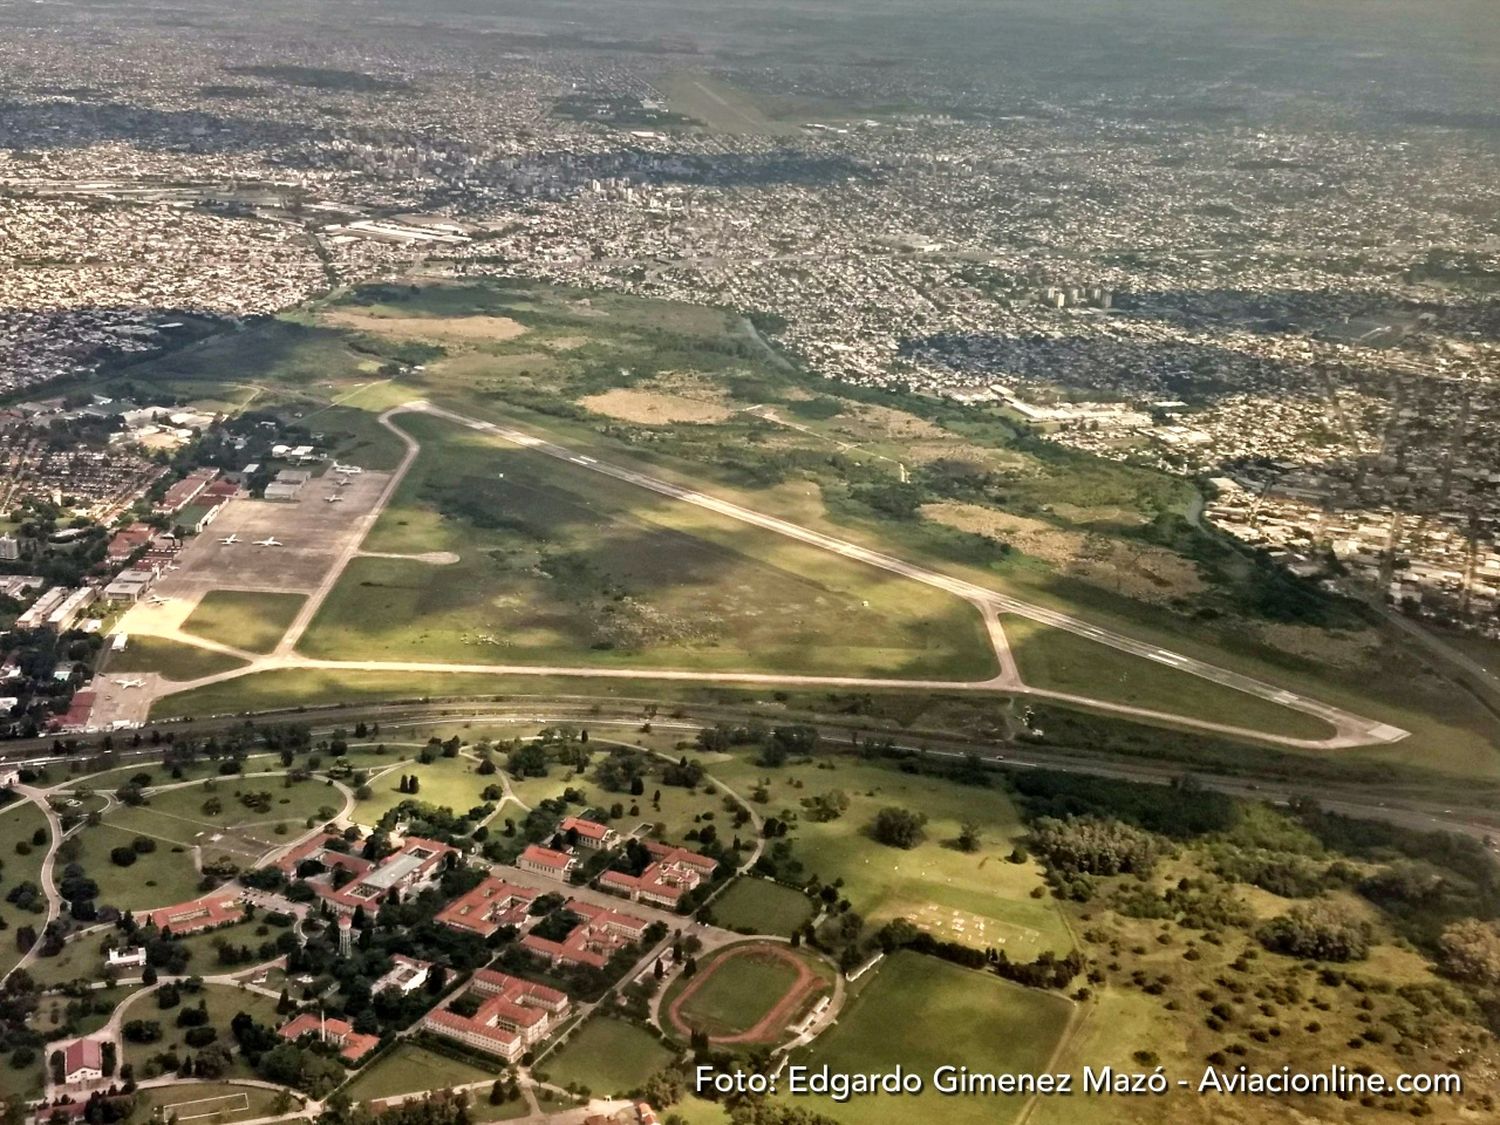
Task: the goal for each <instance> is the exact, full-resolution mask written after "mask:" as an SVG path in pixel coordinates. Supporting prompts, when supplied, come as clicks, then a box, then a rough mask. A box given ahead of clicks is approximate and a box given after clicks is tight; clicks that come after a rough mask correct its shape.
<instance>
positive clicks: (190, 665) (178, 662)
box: [104, 636, 245, 683]
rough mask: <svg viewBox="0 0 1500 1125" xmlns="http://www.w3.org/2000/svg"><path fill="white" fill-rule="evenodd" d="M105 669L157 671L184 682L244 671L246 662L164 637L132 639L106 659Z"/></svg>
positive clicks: (116, 670)
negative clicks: (237, 670)
mask: <svg viewBox="0 0 1500 1125" xmlns="http://www.w3.org/2000/svg"><path fill="white" fill-rule="evenodd" d="M104 666H105V668H106V670H108V671H110V672H158V673H160V674H161V676H162V678H163V679H167V680H173V681H176V682H178V683H183V682H186V681H188V680H196V679H199V678H200V677H203V676H213V675H217V674H218V673H219V672H229V671H233V670H234V669H235V668H243V667H244V666H245V662H244V661H243V660H238V659H236V658H235V657H233V656H230V655H228V654H227V653H222V652H214V651H213V650H212V649H207V648H199V647H198V646H197V645H189V644H182V643H181V642H179V641H169V640H166V639H165V638H163V637H141V636H132V637H131V638H130V642H129V643H128V644H127V645H126V646H125V650H124V651H123V652H111V653H109V654H107V655H106V656H105V658H104Z"/></svg>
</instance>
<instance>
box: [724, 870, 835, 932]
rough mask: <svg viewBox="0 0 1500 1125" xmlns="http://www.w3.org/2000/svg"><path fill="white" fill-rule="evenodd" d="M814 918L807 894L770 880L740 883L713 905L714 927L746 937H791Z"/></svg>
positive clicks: (747, 879) (737, 880)
mask: <svg viewBox="0 0 1500 1125" xmlns="http://www.w3.org/2000/svg"><path fill="white" fill-rule="evenodd" d="M812 916H813V904H812V900H811V899H809V898H808V897H807V896H806V895H805V894H803V893H802V892H801V891H799V890H794V889H793V888H791V887H783V886H781V885H780V884H779V883H772V882H771V881H769V880H767V879H755V878H749V877H746V878H741V879H736V880H735V881H734V882H733V883H732V884H731V885H730V887H729V889H728V890H727V891H724V892H723V893H722V894H720V895H719V897H718V898H716V899H714V902H713V918H714V924H715V925H718V926H723V927H724V928H725V929H727V930H739V931H741V932H743V933H753V934H776V935H778V936H780V937H790V936H791V935H792V932H793V931H794V930H797V929H800V928H801V926H802V924H803V923H805V922H807V921H809V920H811V918H812Z"/></svg>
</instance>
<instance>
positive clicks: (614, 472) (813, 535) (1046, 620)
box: [386, 402, 1408, 747]
mask: <svg viewBox="0 0 1500 1125" xmlns="http://www.w3.org/2000/svg"><path fill="white" fill-rule="evenodd" d="M403 411H420V412H422V413H426V414H431V415H435V416H437V417H441V418H447V419H448V420H449V421H452V422H457V423H458V424H460V425H463V426H467V427H468V428H469V429H472V430H477V431H479V432H480V433H487V434H493V435H495V436H496V437H500V438H503V439H505V440H506V441H509V442H512V443H514V444H516V445H519V446H522V447H523V448H526V449H532V450H535V451H536V452H538V453H543V454H546V455H547V456H548V457H554V458H557V459H558V460H560V461H567V462H570V463H571V464H574V465H577V466H579V467H581V468H584V469H588V470H590V471H591V472H596V473H601V474H603V475H604V476H609V477H613V478H615V479H616V480H621V481H625V482H626V483H628V484H633V485H635V486H637V487H638V488H645V489H649V490H650V491H652V492H656V493H659V494H660V495H663V496H668V497H671V498H672V499H674V500H680V501H682V502H684V503H687V504H695V505H697V506H698V507H700V508H706V509H708V510H709V511H712V512H717V513H718V514H720V515H723V516H727V517H729V518H730V519H734V520H739V521H740V522H742V523H748V524H752V525H754V526H756V527H760V528H764V529H765V530H767V531H773V532H775V533H776V534H778V535H784V536H787V537H788V538H791V539H796V540H800V541H801V542H803V543H808V544H811V545H812V546H815V547H821V548H822V549H823V550H825V551H832V552H833V553H835V554H838V555H842V556H844V557H845V558H849V559H854V560H856V561H858V562H862V563H865V564H867V565H869V566H874V567H878V568H880V569H881V570H885V571H889V572H890V573H892V574H899V575H901V576H902V577H904V578H909V579H911V580H912V581H914V582H922V583H924V584H926V585H928V586H935V587H937V588H938V589H940V590H946V591H948V592H949V593H951V594H953V595H955V596H956V597H960V598H963V599H964V600H966V601H969V602H972V603H973V604H975V605H976V606H978V607H980V611H981V613H983V614H984V618H985V622H986V625H987V627H989V628H990V631H991V635H992V636H994V635H995V634H1001V635H1002V636H1003V633H1001V630H1000V629H999V628H998V627H997V626H996V625H995V624H994V623H993V622H994V615H995V614H996V613H998V612H1004V613H1014V614H1016V615H1017V616H1018V617H1025V618H1029V619H1030V620H1032V621H1037V622H1040V623H1041V624H1044V625H1048V626H1050V627H1052V628H1054V629H1064V630H1067V631H1068V632H1071V633H1076V634H1077V635H1079V636H1082V637H1086V638H1088V639H1089V640H1091V641H1095V642H1097V643H1099V644H1102V645H1108V646H1109V647H1111V648H1114V649H1118V650H1120V651H1122V652H1127V653H1130V654H1131V655H1134V656H1139V657H1141V658H1143V659H1146V660H1151V661H1154V662H1156V663H1158V664H1162V665H1165V666H1167V667H1169V668H1173V669H1175V670H1177V671H1179V672H1186V673H1188V674H1190V675H1194V676H1198V677H1200V678H1202V679H1205V680H1210V681H1212V682H1214V683H1217V684H1221V685H1223V686H1224V687H1228V688H1232V689H1234V690H1236V691H1242V692H1245V693H1246V694H1247V695H1254V696H1257V697H1259V698H1261V699H1266V700H1269V701H1271V702H1273V703H1277V704H1280V705H1281V706H1283V707H1287V708H1290V709H1292V710H1294V711H1302V712H1304V713H1305V714H1309V715H1313V716H1316V717H1317V718H1319V719H1322V720H1324V721H1325V722H1327V723H1329V724H1330V725H1331V726H1332V727H1333V728H1334V730H1335V731H1336V732H1337V733H1336V735H1335V736H1334V737H1333V738H1330V739H1324V740H1321V741H1316V742H1314V741H1311V740H1291V739H1276V741H1279V742H1282V743H1285V744H1287V745H1321V746H1327V747H1337V746H1365V745H1369V744H1372V743H1389V742H1397V741H1399V740H1400V739H1402V738H1405V737H1406V736H1407V733H1408V732H1407V731H1404V730H1402V729H1401V728H1400V727H1395V726H1391V725H1390V724H1388V723H1382V722H1378V721H1375V720H1372V719H1367V718H1364V717H1363V716H1360V715H1356V714H1353V713H1352V712H1349V711H1345V710H1342V709H1341V708H1338V707H1333V706H1331V705H1329V704H1326V703H1323V702H1321V701H1319V700H1316V699H1313V698H1311V697H1308V696H1304V695H1299V694H1298V693H1296V692H1293V691H1288V690H1287V689H1285V688H1281V687H1277V686H1276V685H1275V684H1269V683H1266V682H1265V681H1263V680H1257V679H1255V678H1254V677H1251V676H1246V675H1242V674H1241V673H1239V672H1234V671H1231V670H1229V669H1227V668H1220V667H1217V666H1215V665H1213V664H1209V663H1207V662H1205V661H1202V660H1197V659H1194V658H1193V657H1189V656H1182V655H1179V654H1177V653H1173V652H1170V651H1168V650H1167V649H1164V648H1160V647H1158V646H1156V645H1151V644H1147V643H1146V642H1144V641H1138V640H1135V639H1134V638H1132V637H1127V636H1125V635H1123V634H1121V633H1115V632H1112V631H1110V630H1108V629H1104V628H1101V627H1100V626H1097V625H1091V624H1089V623H1088V622H1086V621H1083V620H1081V619H1079V618H1077V617H1072V616H1070V615H1068V614H1065V613H1061V612H1059V611H1057V610H1052V609H1046V608H1045V607H1042V606H1038V605H1033V604H1032V603H1030V602H1024V601H1021V600H1020V599H1017V598H1013V597H1010V596H1008V595H1005V594H999V593H996V592H995V591H993V590H989V589H986V588H985V587H983V586H980V585H977V584H976V583H973V582H968V581H965V580H964V579H962V578H955V577H953V576H952V575H948V574H942V573H940V572H938V571H935V570H929V569H927V568H926V567H923V566H919V565H917V564H915V563H911V562H907V561H906V560H904V559H898V558H895V557H894V556H892V555H887V554H884V553H883V552H880V551H875V550H871V549H870V548H868V547H863V546H860V545H859V544H857V543H851V542H849V541H848V540H845V539H839V538H836V537H835V536H832V535H826V534H824V533H823V532H821V531H814V530H812V529H811V528H807V527H802V526H801V525H799V524H795V523H792V522H790V521H788V520H784V519H780V518H779V517H776V516H770V515H766V514H765V513H763V512H756V511H753V510H752V509H750V508H745V507H742V506H740V505H739V504H734V503H731V502H730V501H728V500H723V499H720V498H718V497H716V496H708V495H705V494H704V493H701V492H698V491H695V490H694V489H690V488H685V487H683V486H681V485H676V484H672V483H671V482H669V481H665V480H662V479H661V478H659V477H653V476H648V475H647V474H645V473H641V472H637V471H636V470H634V469H626V468H622V467H620V466H618V465H612V464H609V463H608V462H605V461H600V460H598V459H597V458H594V457H588V456H584V455H582V454H578V453H575V452H574V451H573V450H571V449H568V448H567V447H565V446H561V445H557V444H556V443H554V442H550V441H547V440H545V439H543V438H539V437H537V436H535V435H534V434H529V433H526V432H525V431H523V430H518V429H515V428H513V427H510V426H501V425H497V424H495V423H493V422H485V421H481V420H480V419H477V418H470V417H468V416H466V415H463V414H458V413H455V412H453V411H451V410H445V409H443V408H442V407H438V406H434V405H432V404H431V403H425V402H423V403H410V404H408V405H407V406H405V407H400V408H398V409H397V410H396V411H392V412H391V413H392V414H394V413H400V412H403ZM386 417H387V418H389V417H390V415H387V416H386ZM996 655H997V657H998V658H999V659H1000V661H1001V667H1002V670H1001V674H1000V676H998V677H996V681H997V682H994V683H991V684H987V685H985V686H988V687H992V688H998V687H1001V686H1002V684H1001V683H1000V682H998V681H1005V683H1006V684H1008V685H1010V686H1011V689H1012V690H1015V689H1016V688H1017V687H1019V685H1020V677H1019V675H1018V673H1017V671H1016V668H1015V663H1014V660H1013V659H1011V657H1010V652H1009V649H1008V648H1007V647H1003V641H1002V642H1001V644H1000V645H999V646H997V651H996ZM914 686H921V685H914ZM1025 690H1032V689H1025ZM1035 694H1038V695H1044V696H1047V697H1049V698H1053V699H1059V700H1062V701H1076V700H1078V699H1079V698H1081V697H1073V696H1068V695H1066V694H1061V693H1049V692H1040V691H1038V692H1035ZM1086 702H1088V703H1089V704H1090V705H1091V706H1100V704H1099V703H1098V702H1097V701H1094V700H1087V701H1086ZM1109 709H1111V710H1117V711H1121V712H1122V713H1131V709H1129V708H1109ZM1134 713H1136V714H1151V713H1150V712H1142V711H1136V712H1134ZM1192 725H1195V726H1204V725H1203V724H1192ZM1204 729H1215V728H1214V727H1213V726H1211V725H1208V726H1205V727H1204ZM1218 729H1220V730H1225V729H1233V728H1223V727H1220V728H1218ZM1262 737H1269V736H1262Z"/></svg>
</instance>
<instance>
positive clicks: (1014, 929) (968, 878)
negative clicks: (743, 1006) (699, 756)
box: [706, 755, 1073, 961]
mask: <svg viewBox="0 0 1500 1125" xmlns="http://www.w3.org/2000/svg"><path fill="white" fill-rule="evenodd" d="M706 765H707V769H708V772H709V773H710V774H711V775H712V776H714V777H716V778H721V779H722V780H723V781H725V782H726V783H727V784H729V785H730V786H731V787H733V788H734V790H735V791H736V792H738V793H740V794H742V795H745V796H748V795H749V794H750V793H751V791H752V790H753V789H754V788H755V787H756V784H757V783H761V784H764V785H765V787H766V789H767V792H768V800H767V802H766V803H765V804H763V805H758V806H757V807H758V809H759V811H760V813H761V815H762V816H775V817H778V818H785V817H787V816H793V817H797V818H798V819H797V820H796V824H795V828H794V830H793V832H792V834H791V835H790V836H789V837H788V839H790V840H791V842H792V853H793V855H794V857H795V858H796V859H798V860H800V861H801V863H802V864H803V872H802V876H801V877H804V878H807V877H811V876H813V875H816V876H817V877H818V878H819V879H820V880H822V881H823V882H825V883H831V882H833V881H834V880H835V879H842V880H843V881H844V882H843V886H842V887H840V894H842V895H843V896H844V897H845V898H847V899H848V900H849V902H850V903H851V905H852V907H853V909H854V910H855V911H857V912H858V913H859V914H861V915H863V916H864V917H865V919H866V920H867V922H869V923H870V924H871V925H874V926H878V925H880V924H881V923H883V922H886V921H889V920H891V919H893V918H900V917H906V918H910V919H911V920H912V921H913V922H915V923H916V924H917V925H918V926H919V927H921V928H922V929H924V930H927V931H929V932H930V933H933V934H934V935H936V936H937V937H939V938H942V939H946V940H951V941H959V942H963V943H964V944H967V945H972V946H975V947H977V948H986V947H988V946H994V947H996V948H999V949H1004V950H1005V951H1006V953H1007V954H1008V955H1009V956H1010V957H1011V958H1012V959H1013V960H1019V961H1030V960H1032V959H1033V958H1035V957H1036V956H1037V955H1038V954H1040V953H1042V952H1043V951H1045V950H1051V951H1052V952H1054V953H1059V954H1060V953H1066V952H1067V951H1068V950H1070V949H1071V948H1072V947H1073V941H1072V937H1071V935H1070V934H1069V932H1068V929H1067V927H1066V925H1065V924H1064V922H1063V919H1062V916H1061V915H1060V914H1059V912H1058V910H1057V907H1056V905H1055V904H1054V903H1053V901H1052V899H1051V898H1050V897H1042V898H1032V897H1031V893H1032V891H1033V890H1035V889H1036V888H1038V887H1043V886H1045V884H1044V882H1043V880H1042V871H1041V867H1040V865H1039V864H1038V863H1036V862H1035V861H1034V860H1031V859H1027V860H1025V861H1024V862H1022V863H1012V862H1010V860H1009V858H1008V857H1009V855H1010V853H1011V852H1012V850H1013V849H1014V848H1015V846H1016V844H1017V843H1018V842H1020V840H1021V838H1022V836H1023V835H1024V832H1025V829H1024V828H1023V826H1022V824H1021V821H1020V818H1019V816H1018V814H1017V812H1016V809H1015V806H1014V805H1012V804H1011V802H1010V799H1009V798H1008V797H1007V796H1006V795H1005V794H1004V793H1003V792H1001V791H1000V790H999V789H997V788H985V787H976V786H967V785H959V784H957V783H956V782H951V781H945V780H943V779H941V778H930V777H920V776H917V775H913V774H905V773H901V772H900V771H898V770H895V769H889V768H886V767H884V766H880V765H871V764H865V763H859V762H854V761H849V760H847V759H839V760H838V761H836V762H828V761H824V762H820V763H816V764H815V763H806V764H797V765H788V766H782V767H778V768H776V769H762V768H759V767H757V766H756V765H755V764H754V763H753V762H752V761H750V760H749V758H748V757H746V756H743V755H736V756H735V757H734V758H733V759H732V760H730V761H726V762H723V763H713V764H706ZM835 790H837V791H840V792H842V793H844V794H845V796H847V797H848V799H849V807H848V810H847V811H846V812H845V813H844V814H843V815H842V816H840V817H839V818H838V819H837V820H829V821H823V822H821V823H820V822H817V821H814V820H813V819H812V818H811V817H808V816H806V815H801V814H803V812H804V810H803V807H802V801H803V800H804V799H807V798H812V797H815V796H819V795H822V794H824V793H830V792H833V791H835ZM887 806H896V807H899V808H903V809H910V810H912V811H914V812H919V813H922V814H923V815H925V816H926V817H927V824H926V827H925V833H926V839H925V840H924V841H923V842H922V843H920V844H918V845H917V846H916V847H914V848H911V849H910V850H905V851H903V850H901V849H899V848H888V847H882V846H881V845H879V844H876V843H875V842H874V841H872V840H871V839H870V837H869V835H868V831H869V826H870V824H871V823H872V822H873V821H874V819H875V815H876V814H877V813H878V812H879V810H881V809H882V808H885V807H887ZM966 821H972V822H974V823H975V824H976V825H977V826H978V828H979V834H980V846H979V849H978V850H977V851H975V852H962V851H959V850H958V849H957V847H955V846H954V843H953V842H954V841H955V840H956V839H957V838H958V835H959V831H960V828H961V826H962V825H963V824H964V823H965V822H966Z"/></svg>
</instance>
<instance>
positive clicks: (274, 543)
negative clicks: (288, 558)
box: [255, 535, 286, 547]
mask: <svg viewBox="0 0 1500 1125" xmlns="http://www.w3.org/2000/svg"><path fill="white" fill-rule="evenodd" d="M255 545H256V546H257V547H285V546H286V544H285V543H283V542H282V541H281V540H280V539H277V538H276V536H274V535H268V536H266V537H265V538H264V539H257V540H256V541H255Z"/></svg>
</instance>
